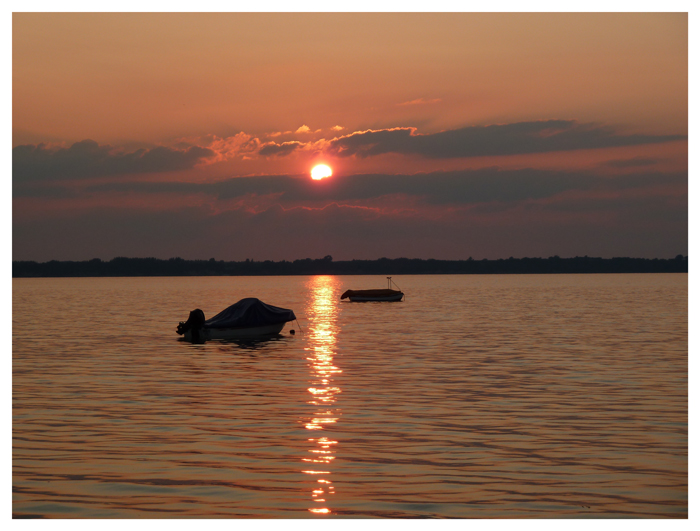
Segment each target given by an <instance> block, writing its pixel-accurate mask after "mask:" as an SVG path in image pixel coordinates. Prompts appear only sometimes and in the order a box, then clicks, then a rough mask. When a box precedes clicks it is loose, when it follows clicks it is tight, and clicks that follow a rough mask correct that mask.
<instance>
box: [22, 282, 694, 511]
mask: <svg viewBox="0 0 700 531" xmlns="http://www.w3.org/2000/svg"><path fill="white" fill-rule="evenodd" d="M395 280H397V281H398V283H399V285H400V286H401V288H402V289H403V290H404V291H405V292H406V294H407V298H406V301H405V302H402V303H365V304H362V303H348V302H340V300H339V299H340V294H341V293H342V292H343V291H345V290H346V289H348V288H354V289H358V288H360V289H361V288H374V287H383V286H384V285H385V281H384V279H383V278H382V277H379V278H378V277H358V276H348V277H332V276H315V277H206V278H182V277H181V278H110V279H91V278H82V279H14V280H13V299H12V300H13V312H12V319H13V329H12V338H13V364H12V371H13V382H12V392H13V448H12V458H13V476H12V484H13V513H14V515H15V516H16V517H32V516H34V517H37V516H41V517H49V518H114V517H116V518H182V517H185V518H211V517H224V518H311V519H318V518H360V517H363V518H366V517H394V518H396V517H400V518H403V517H407V518H425V517H428V518H613V517H623V518H628V517H637V518H667V517H671V518H687V515H688V342H687V338H688V298H687V282H688V277H687V275H683V274H675V275H661V274H657V275H523V276H520V275H510V276H508V275H504V276H500V275H494V276H487V275H486V276H476V275H473V276H469V275H451V276H448V275H445V276H442V275H440V276H406V277H401V278H397V279H395ZM248 296H255V297H258V298H260V299H262V300H263V301H265V302H268V303H270V304H274V305H277V306H282V307H287V308H291V309H293V310H294V311H295V313H296V314H297V316H298V318H299V323H300V325H301V328H302V330H303V333H300V332H299V327H298V326H297V323H292V326H291V327H290V325H289V324H288V325H287V326H286V327H285V329H284V330H283V333H282V335H281V336H280V337H278V338H275V339H273V340H269V341H263V342H246V343H241V342H221V341H218V342H208V343H205V344H199V345H196V344H190V343H185V342H182V341H178V339H177V338H178V336H177V335H176V334H175V326H176V325H177V323H178V321H182V320H185V319H186V318H187V315H188V313H189V310H192V309H194V308H196V307H199V308H202V309H203V310H204V312H205V314H206V315H207V317H211V316H213V315H214V314H215V313H217V312H218V311H220V310H222V309H223V308H225V307H226V306H228V305H230V304H232V303H234V302H236V301H237V300H239V299H240V298H243V297H248ZM290 328H293V329H295V330H296V331H297V334H296V335H295V336H292V335H291V334H290V332H289V330H290Z"/></svg>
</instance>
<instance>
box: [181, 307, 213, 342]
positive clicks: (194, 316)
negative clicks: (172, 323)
mask: <svg viewBox="0 0 700 531" xmlns="http://www.w3.org/2000/svg"><path fill="white" fill-rule="evenodd" d="M204 321H206V319H205V317H204V312H203V311H202V310H200V309H199V308H197V309H196V310H192V311H191V312H190V316H189V318H188V319H187V321H185V322H182V321H180V324H178V325H177V330H176V332H177V333H178V334H180V335H184V334H185V332H187V331H188V330H192V341H199V339H200V333H201V331H202V327H203V326H204Z"/></svg>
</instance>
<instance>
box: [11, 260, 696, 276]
mask: <svg viewBox="0 0 700 531" xmlns="http://www.w3.org/2000/svg"><path fill="white" fill-rule="evenodd" d="M687 272H688V257H687V256H682V255H678V256H676V257H675V258H669V259H665V258H594V257H589V256H576V257H573V258H559V257H558V256H552V257H549V258H508V259H497V260H487V259H483V260H473V259H471V258H470V259H468V260H434V259H427V260H423V259H420V258H394V259H389V258H380V259H378V260H345V261H333V259H332V257H330V256H326V257H325V258H319V259H311V258H306V259H303V260H294V261H293V262H288V261H285V260H282V261H279V262H273V261H270V260H265V261H262V262H256V261H254V260H246V261H244V262H226V261H223V260H215V259H213V258H212V259H210V260H184V259H182V258H170V259H167V260H163V259H159V258H122V257H119V258H114V259H112V260H109V261H102V260H100V259H97V258H95V259H93V260H87V261H82V262H72V261H63V262H59V261H57V260H52V261H50V262H32V261H13V262H12V278H42V277H49V278H53V277H176V276H285V275H290V276H291V275H449V274H461V275H464V274H467V275H490V274H491V275H492V274H499V275H502V274H572V273H573V274H582V273H687Z"/></svg>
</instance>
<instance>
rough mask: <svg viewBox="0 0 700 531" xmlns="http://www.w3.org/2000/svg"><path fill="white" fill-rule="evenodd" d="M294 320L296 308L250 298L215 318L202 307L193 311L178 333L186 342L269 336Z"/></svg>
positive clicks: (179, 327) (180, 325)
mask: <svg viewBox="0 0 700 531" xmlns="http://www.w3.org/2000/svg"><path fill="white" fill-rule="evenodd" d="M294 320H296V316H295V315H294V312H293V311H292V310H288V309H286V308H279V307H277V306H272V305H270V304H265V303H264V302H263V301H261V300H260V299H256V298H254V297H249V298H246V299H241V300H240V301H238V302H237V303H236V304H232V305H231V306H229V307H228V308H226V309H225V310H224V311H222V312H220V313H218V314H216V315H215V316H214V317H212V318H211V319H205V317H204V312H203V311H202V310H200V309H199V308H198V309H196V310H192V311H191V312H190V316H189V319H187V321H185V322H180V324H178V326H177V329H176V332H177V333H178V334H179V335H181V336H183V337H184V339H185V340H186V341H207V340H210V339H246V338H256V337H266V336H274V335H277V334H279V333H280V332H281V331H282V329H283V328H284V325H285V324H286V323H288V322H289V321H294Z"/></svg>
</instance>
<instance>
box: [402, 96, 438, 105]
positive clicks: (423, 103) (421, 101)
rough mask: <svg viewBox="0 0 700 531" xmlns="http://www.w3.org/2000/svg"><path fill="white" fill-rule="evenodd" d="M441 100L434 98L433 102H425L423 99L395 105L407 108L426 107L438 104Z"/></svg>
mask: <svg viewBox="0 0 700 531" xmlns="http://www.w3.org/2000/svg"><path fill="white" fill-rule="evenodd" d="M441 101H442V100H441V99H440V98H435V99H433V100H426V99H425V98H418V99H417V100H411V101H404V102H403V103H397V104H396V105H398V106H400V107H401V106H407V105H428V104H430V103H439V102H441Z"/></svg>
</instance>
